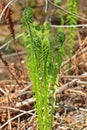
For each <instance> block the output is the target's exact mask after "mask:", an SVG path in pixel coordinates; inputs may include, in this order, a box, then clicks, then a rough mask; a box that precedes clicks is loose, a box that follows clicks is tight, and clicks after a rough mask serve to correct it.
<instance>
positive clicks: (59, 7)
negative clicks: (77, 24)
mask: <svg viewBox="0 0 87 130" xmlns="http://www.w3.org/2000/svg"><path fill="white" fill-rule="evenodd" d="M48 2H49V3H50V4H51V5H52V6H55V7H56V8H58V9H60V10H62V11H64V12H65V13H67V14H71V15H73V16H75V17H78V18H80V19H82V20H85V21H87V19H86V18H83V17H82V16H80V15H77V14H74V13H72V12H69V11H67V10H66V9H64V8H62V7H61V6H58V5H56V4H54V3H53V2H51V1H50V0H48Z"/></svg>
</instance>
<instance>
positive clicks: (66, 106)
mask: <svg viewBox="0 0 87 130" xmlns="http://www.w3.org/2000/svg"><path fill="white" fill-rule="evenodd" d="M60 107H62V108H68V109H73V110H80V111H84V112H87V109H85V108H80V107H75V106H69V105H61V104H59V105H56V106H55V108H60Z"/></svg>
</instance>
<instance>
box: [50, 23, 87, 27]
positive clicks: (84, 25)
mask: <svg viewBox="0 0 87 130" xmlns="http://www.w3.org/2000/svg"><path fill="white" fill-rule="evenodd" d="M50 26H51V27H52V28H74V27H87V24H77V25H52V24H51V23H50Z"/></svg>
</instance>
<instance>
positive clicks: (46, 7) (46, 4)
mask: <svg viewBox="0 0 87 130" xmlns="http://www.w3.org/2000/svg"><path fill="white" fill-rule="evenodd" d="M47 9H48V0H45V13H47Z"/></svg>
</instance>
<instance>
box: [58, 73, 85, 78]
mask: <svg viewBox="0 0 87 130" xmlns="http://www.w3.org/2000/svg"><path fill="white" fill-rule="evenodd" d="M60 78H66V79H68V78H71V79H83V78H86V79H87V74H86V75H66V76H62V75H60Z"/></svg>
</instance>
